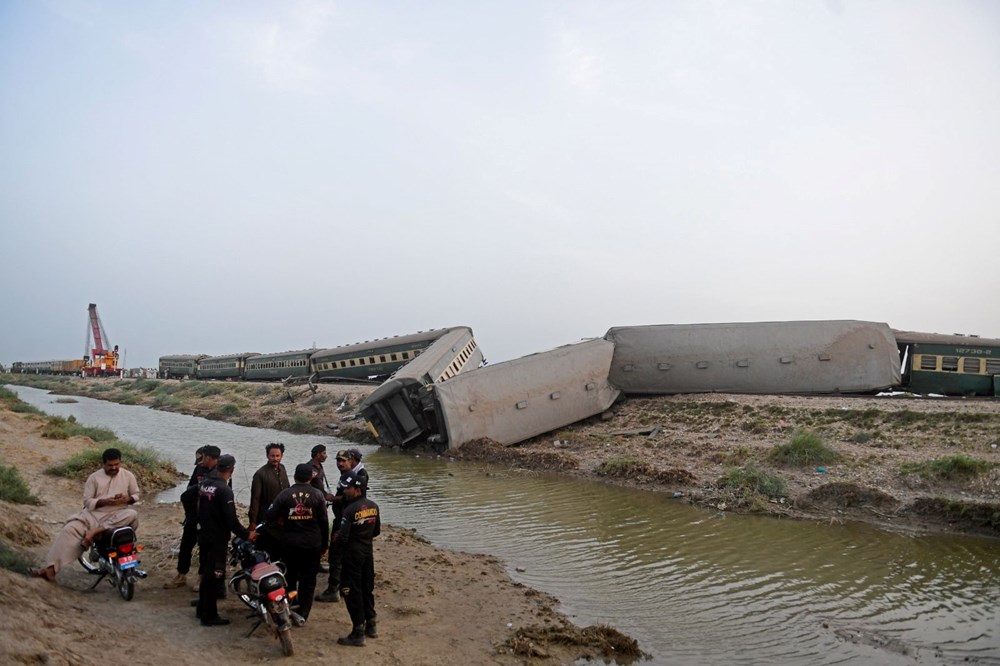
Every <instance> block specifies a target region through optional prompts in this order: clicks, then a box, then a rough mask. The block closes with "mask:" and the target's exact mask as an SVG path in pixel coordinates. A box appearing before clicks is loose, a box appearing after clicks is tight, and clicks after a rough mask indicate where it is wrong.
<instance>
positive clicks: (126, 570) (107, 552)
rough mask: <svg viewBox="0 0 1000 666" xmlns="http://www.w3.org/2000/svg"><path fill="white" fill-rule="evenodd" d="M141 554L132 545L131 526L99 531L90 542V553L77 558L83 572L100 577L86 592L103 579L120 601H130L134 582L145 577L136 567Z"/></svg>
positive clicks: (132, 533)
mask: <svg viewBox="0 0 1000 666" xmlns="http://www.w3.org/2000/svg"><path fill="white" fill-rule="evenodd" d="M141 551H142V546H141V545H139V543H137V542H136V537H135V530H134V529H132V528H131V527H128V526H126V527H119V528H117V529H114V530H105V531H104V532H102V533H101V534H100V535H99V536H98V537H97V538H96V539H94V542H93V543H92V544H91V546H90V550H89V551H85V552H84V553H83V554H82V555H80V558H79V559H80V564H81V565H83V568H84V569H86V570H87V573H91V574H94V575H97V576H100V577H99V578H98V579H97V580H96V581H94V584H93V585H91V586H90V589H94V588H95V587H97V585H98V584H99V583H100V582H101V581H102V580H104V579H105V578H107V579H108V582H109V583H111V586H112V587H114V588H117V590H118V593H119V594H120V595H121V597H122V599H124V600H125V601H131V600H132V597H133V596H134V595H135V581H136V580H137V579H140V578H145V577H146V572H145V571H143V570H142V569H140V568H139V564H140V560H139V553H140V552H141Z"/></svg>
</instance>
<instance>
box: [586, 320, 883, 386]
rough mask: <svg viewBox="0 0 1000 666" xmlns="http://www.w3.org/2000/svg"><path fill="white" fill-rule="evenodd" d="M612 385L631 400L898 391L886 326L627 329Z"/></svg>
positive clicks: (617, 339) (615, 331)
mask: <svg viewBox="0 0 1000 666" xmlns="http://www.w3.org/2000/svg"><path fill="white" fill-rule="evenodd" d="M605 339H607V340H609V341H611V342H613V343H614V346H615V354H614V361H613V362H612V365H611V373H610V377H609V378H610V381H611V383H612V384H613V385H614V386H616V387H618V388H620V389H621V390H622V391H624V392H625V393H639V394H655V393H661V394H662V393H705V392H723V393H866V392H871V391H876V390H879V389H883V388H889V387H892V386H895V385H897V384H899V381H900V363H899V354H898V351H897V348H896V341H895V338H894V337H893V334H892V330H891V329H890V328H889V326H888V325H887V324H883V323H875V322H866V321H853V320H840V321H787V322H751V323H728V324H676V325H675V324H663V325H657V326H621V327H615V328H612V329H610V330H609V331H608V332H607V335H606V336H605Z"/></svg>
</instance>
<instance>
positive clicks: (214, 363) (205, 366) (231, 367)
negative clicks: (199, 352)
mask: <svg viewBox="0 0 1000 666" xmlns="http://www.w3.org/2000/svg"><path fill="white" fill-rule="evenodd" d="M252 356H259V354H258V353H256V352H245V353H242V354H224V355H222V356H206V357H205V358H203V359H201V361H200V362H199V363H198V373H197V374H198V379H242V378H243V376H244V372H245V371H246V362H247V359H248V358H250V357H252Z"/></svg>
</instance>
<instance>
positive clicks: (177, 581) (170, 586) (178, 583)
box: [163, 572, 187, 590]
mask: <svg viewBox="0 0 1000 666" xmlns="http://www.w3.org/2000/svg"><path fill="white" fill-rule="evenodd" d="M185 585H187V574H182V573H179V572H178V574H177V575H176V576H174V577H173V579H171V580H169V581H167V582H166V583H164V584H163V589H164V590H176V589H177V588H178V587H184V586H185Z"/></svg>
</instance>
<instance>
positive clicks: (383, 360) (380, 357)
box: [378, 355, 385, 363]
mask: <svg viewBox="0 0 1000 666" xmlns="http://www.w3.org/2000/svg"><path fill="white" fill-rule="evenodd" d="M378 360H380V361H381V362H382V363H385V355H382V356H379V357H378Z"/></svg>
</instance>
